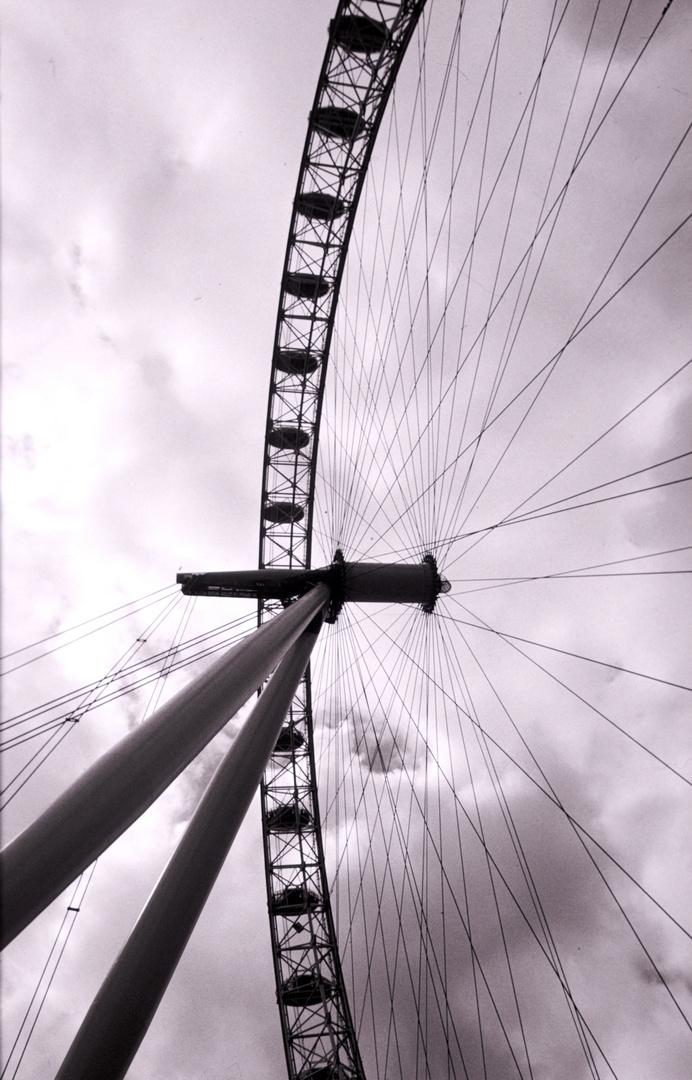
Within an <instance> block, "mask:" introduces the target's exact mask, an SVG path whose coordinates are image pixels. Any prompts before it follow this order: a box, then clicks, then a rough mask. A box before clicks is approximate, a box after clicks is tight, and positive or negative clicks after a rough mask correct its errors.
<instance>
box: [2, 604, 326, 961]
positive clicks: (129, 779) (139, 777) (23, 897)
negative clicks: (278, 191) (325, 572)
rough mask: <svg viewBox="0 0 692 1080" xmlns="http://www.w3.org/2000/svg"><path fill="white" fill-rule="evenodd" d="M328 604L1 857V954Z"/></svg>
mask: <svg viewBox="0 0 692 1080" xmlns="http://www.w3.org/2000/svg"><path fill="white" fill-rule="evenodd" d="M328 602H329V591H328V589H327V587H326V586H325V585H318V586H317V587H316V588H314V589H312V590H311V591H310V592H309V593H307V594H306V595H305V596H303V597H301V598H300V600H298V601H296V603H295V604H292V605H291V606H290V607H289V608H287V609H286V610H285V611H283V612H281V613H280V614H279V615H277V616H276V617H275V618H274V619H272V620H271V621H270V622H267V623H265V624H264V626H262V627H260V629H259V630H256V631H255V632H254V633H253V634H251V635H249V636H248V637H247V638H244V639H243V641H241V642H240V643H239V644H238V645H235V646H234V647H233V648H232V649H230V650H229V651H228V652H227V653H226V654H225V656H223V657H222V658H221V659H220V660H217V661H216V663H214V664H213V665H212V666H211V667H210V668H209V669H208V670H207V671H206V672H205V673H204V675H201V676H200V678H198V679H196V680H195V681H194V682H193V683H191V684H190V686H188V687H186V688H185V689H184V690H182V691H181V692H180V693H179V694H176V695H175V697H174V698H172V699H171V700H170V701H169V702H167V703H166V705H164V706H163V707H162V708H161V709H158V710H157V711H156V712H155V713H154V714H153V716H151V717H149V719H148V720H146V721H145V722H144V723H143V724H141V725H140V726H139V727H137V728H135V729H134V731H132V732H130V734H129V735H127V736H126V737H125V738H124V739H121V741H120V742H119V743H118V744H117V745H116V746H114V747H113V748H112V749H111V750H109V751H108V752H107V753H106V754H104V755H103V757H101V758H100V759H99V760H98V761H97V762H96V763H95V764H94V765H93V766H92V767H91V768H90V769H89V770H87V772H86V773H84V775H83V776H81V777H80V779H79V780H77V781H76V782H75V783H74V784H73V785H72V787H70V788H69V789H68V790H67V791H66V792H65V793H64V794H63V795H61V796H60V798H59V799H57V800H56V801H55V802H54V803H53V805H52V806H50V807H49V808H48V809H47V810H46V811H45V813H44V814H42V815H41V817H39V818H38V820H37V821H35V822H34V823H33V825H30V826H29V827H28V828H27V829H25V830H24V832H23V833H21V834H20V835H19V836H18V837H17V838H16V839H15V840H14V841H12V843H10V844H8V845H7V847H6V848H5V849H4V851H2V852H1V853H0V880H1V881H2V916H1V917H2V929H1V932H0V948H4V946H5V945H7V944H8V943H9V942H10V941H12V939H13V938H15V937H16V936H17V934H19V933H20V931H22V930H23V929H24V927H25V926H27V925H28V924H29V923H30V922H31V921H32V920H33V919H35V918H36V916H37V915H38V914H39V913H40V912H41V911H43V909H44V908H45V907H47V905H48V904H49V903H50V902H51V901H52V900H54V899H55V897H56V896H58V895H59V894H60V893H61V892H62V890H63V889H65V888H67V886H68V885H69V884H70V882H71V881H74V879H75V878H76V877H77V875H78V874H80V873H81V871H82V870H84V869H85V867H87V866H89V864H90V863H92V862H93V861H94V859H96V858H97V857H98V856H99V855H100V854H101V852H102V851H105V850H106V848H107V847H109V846H110V845H111V844H112V843H113V841H114V840H116V839H117V838H118V836H120V834H121V833H123V832H124V831H125V829H127V828H128V826H129V825H131V824H132V822H133V821H136V819H137V818H138V817H139V816H140V815H141V814H143V813H144V811H145V810H146V809H147V808H148V807H149V806H151V804H152V803H153V802H154V800H155V799H157V798H158V796H159V795H160V794H161V793H162V792H163V791H164V790H165V789H166V788H167V787H168V785H169V784H170V783H172V781H173V780H175V778H176V776H178V775H179V774H180V773H181V772H182V771H183V769H184V768H185V767H186V766H187V765H189V763H190V762H191V761H192V760H193V759H194V758H195V757H196V756H197V754H198V753H199V752H200V750H202V749H203V748H204V747H205V746H206V745H207V743H208V742H209V741H210V740H211V739H212V738H213V737H214V736H215V735H217V734H218V732H219V731H221V729H222V728H223V727H224V725H225V724H226V723H227V722H228V721H229V720H230V718H231V717H232V716H233V715H234V713H236V712H237V711H238V709H239V708H240V707H241V705H244V703H245V702H246V701H247V700H248V698H249V697H250V695H251V694H252V693H253V692H254V691H255V690H257V688H258V687H259V686H261V685H262V683H263V682H264V680H265V679H266V678H267V676H268V675H270V674H271V672H272V671H273V670H274V668H275V667H276V666H277V664H278V663H279V662H280V660H281V658H282V656H283V655H284V653H285V652H286V650H287V649H288V648H289V647H290V646H291V645H292V644H293V642H294V641H295V640H296V638H297V637H298V636H299V635H300V634H301V632H302V631H303V630H304V628H305V627H306V626H307V625H308V623H309V622H310V621H311V620H312V619H313V618H314V616H315V615H316V614H317V613H318V612H320V611H322V610H323V609H324V607H325V606H326V604H327V603H328Z"/></svg>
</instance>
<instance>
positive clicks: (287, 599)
mask: <svg viewBox="0 0 692 1080" xmlns="http://www.w3.org/2000/svg"><path fill="white" fill-rule="evenodd" d="M176 581H177V583H178V584H179V585H182V587H183V588H182V591H183V592H184V593H185V594H186V595H187V596H235V597H246V598H249V599H256V600H280V601H281V603H282V604H284V606H287V605H288V604H290V603H292V602H293V601H294V600H296V599H298V597H299V596H302V595H303V594H304V593H306V592H307V591H308V590H309V589H312V588H314V586H315V585H318V584H320V583H324V584H326V585H328V586H329V589H330V593H331V603H330V605H329V612H328V615H327V622H335V621H336V619H337V618H338V615H339V612H340V611H341V608H342V607H343V605H344V603H346V602H352V603H357V604H420V605H421V607H422V609H423V611H425V612H427V613H428V614H430V613H431V612H432V611H433V610H434V608H435V603H436V601H437V598H438V596H439V595H440V593H448V592H449V590H450V584H449V582H448V581H447V580H446V578H443V577H441V576H440V574H439V573H438V569H437V563H436V561H435V558H434V556H433V555H426V556H425V557H424V559H423V561H422V562H420V563H371V562H346V561H345V560H344V557H343V555H342V553H341V551H337V552H336V554H335V555H334V561H333V562H332V563H331V564H330V565H329V566H323V567H321V568H320V569H318V570H287V569H284V568H275V567H272V568H269V569H263V570H224V571H219V572H217V573H207V574H178V576H177V578H176Z"/></svg>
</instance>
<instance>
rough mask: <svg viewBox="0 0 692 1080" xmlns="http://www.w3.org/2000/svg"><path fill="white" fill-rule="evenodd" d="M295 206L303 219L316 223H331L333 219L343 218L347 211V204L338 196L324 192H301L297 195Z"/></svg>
mask: <svg viewBox="0 0 692 1080" xmlns="http://www.w3.org/2000/svg"><path fill="white" fill-rule="evenodd" d="M295 206H296V210H297V211H298V213H299V214H302V215H303V217H306V218H310V219H311V220H316V221H331V220H332V218H338V217H341V216H342V214H343V213H344V212H345V210H346V204H345V203H343V202H342V201H341V199H337V197H336V195H329V194H325V193H324V192H322V191H303V192H301V193H300V194H299V195H296V203H295Z"/></svg>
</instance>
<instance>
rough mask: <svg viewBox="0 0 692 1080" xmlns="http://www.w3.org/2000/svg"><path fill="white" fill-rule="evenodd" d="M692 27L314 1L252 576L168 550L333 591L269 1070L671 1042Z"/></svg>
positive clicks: (274, 883) (301, 749)
mask: <svg viewBox="0 0 692 1080" xmlns="http://www.w3.org/2000/svg"><path fill="white" fill-rule="evenodd" d="M685 30H687V31H689V23H688V20H687V18H686V13H685V12H681V10H680V8H679V7H678V6H677V5H676V4H675V3H673V4H672V5H671V4H668V5H667V6H665V7H663V6H662V8H661V10H656V11H653V10H652V8H651V5H650V4H644V3H639V4H638V3H629V4H628V3H622V4H609V5H607V6H606V5H603V4H601V3H597V2H593V3H591V2H588V3H587V2H586V0H584V2H575V0H566V2H563V3H558V4H555V5H551V4H548V3H545V4H543V3H539V4H532V5H531V7H530V10H528V9H527V5H526V4H513V3H511V2H509V3H508V2H500V0H498V2H497V3H495V4H490V5H489V4H488V3H483V4H481V3H473V2H472V0H468V2H466V3H462V4H461V5H460V6H459V7H457V6H456V5H452V4H448V3H439V2H429V3H428V4H425V3H423V2H407V0H403V2H401V3H394V2H392V3H386V2H384V0H380V2H378V0H362V2H358V3H354V2H350V0H343V2H342V3H340V4H339V6H338V9H337V11H336V14H335V16H334V18H333V20H332V22H331V24H330V35H329V44H328V48H327V53H326V56H325V60H324V64H323V67H322V71H321V74H320V78H319V82H318V87H317V92H316V97H315V102H314V106H313V109H312V111H311V114H310V121H309V130H308V135H307V139H306V143H305V149H304V152H303V159H302V164H301V170H300V176H299V181H298V188H297V193H296V197H295V201H294V207H293V214H292V219H291V224H290V228H289V240H288V247H287V252H286V258H285V265H284V270H283V276H282V288H281V296H280V303H279V313H278V319H277V327H276V335H275V342H274V351H273V357H272V373H271V388H270V397H269V406H268V414H267V421H266V434H265V449H264V477H263V489H262V520H261V526H260V558H259V570H258V571H257V572H255V571H253V572H252V574H251V575H250V576H248V577H246V578H243V577H242V575H238V574H233V573H222V572H218V573H215V572H213V571H214V568H211V569H212V572H210V573H200V574H192V573H188V572H187V571H186V572H185V573H184V574H182V575H181V580H182V583H183V587H184V590H185V591H186V593H188V594H193V595H206V596H214V597H215V599H214V600H211V599H209V600H208V604H209V605H212V604H219V605H222V604H223V602H224V600H223V598H224V597H233V596H244V597H252V598H258V599H259V606H260V623H261V625H262V627H263V628H264V627H265V625H266V624H271V623H272V622H274V620H275V617H276V615H277V614H278V613H280V612H281V610H282V609H283V608H287V609H288V610H289V611H290V610H291V609H293V610H294V611H295V610H296V605H295V603H294V601H296V600H297V599H299V598H302V597H303V596H307V595H308V594H311V595H314V594H315V589H316V588H318V587H319V588H323V589H325V590H326V592H328V605H327V606H324V605H323V607H324V611H323V614H324V615H326V620H327V621H326V623H325V625H323V626H322V628H321V630H320V633H319V636H318V637H317V639H316V642H315V644H314V649H313V652H312V659H311V661H310V666H309V668H308V669H307V670H306V672H305V674H304V675H303V677H302V679H301V681H300V685H299V688H298V690H297V693H296V696H295V698H294V700H293V703H292V705H291V706H290V710H289V713H288V716H287V719H286V721H285V723H284V725H283V727H282V729H281V732H280V735H279V738H278V741H276V744H275V749H274V752H273V754H272V756H271V759H270V761H269V765H268V767H267V771H266V773H265V776H264V780H263V783H262V806H263V832H264V849H265V865H266V880H267V890H268V909H269V918H270V925H271V934H272V948H273V957H274V969H275V975H276V988H277V989H276V993H277V1001H278V1005H279V1012H280V1017H281V1023H282V1030H283V1036H284V1046H285V1051H286V1060H287V1067H288V1075H289V1078H290V1080H341V1078H343V1080H351V1078H353V1080H356V1078H358V1080H361V1078H364V1077H366V1076H367V1077H368V1078H369V1080H374V1078H375V1077H378V1078H382V1080H384V1078H387V1080H399V1077H401V1080H404V1077H408V1076H412V1075H415V1077H416V1078H418V1077H420V1078H421V1080H422V1078H423V1077H425V1078H426V1080H427V1078H428V1077H432V1076H434V1075H435V1076H436V1075H438V1074H440V1073H442V1074H443V1075H446V1076H447V1077H449V1078H452V1077H454V1078H457V1077H462V1076H463V1077H469V1078H471V1080H475V1078H477V1077H494V1076H500V1075H501V1076H503V1077H504V1076H508V1077H509V1076H517V1077H522V1078H523V1077H535V1078H536V1080H538V1078H539V1077H543V1076H548V1075H552V1074H553V1073H559V1074H560V1075H564V1076H570V1077H572V1076H574V1077H589V1076H590V1077H606V1076H616V1077H622V1078H624V1077H634V1078H638V1077H643V1076H649V1075H652V1074H653V1073H656V1074H658V1075H666V1076H669V1077H671V1078H677V1077H682V1076H683V1075H686V1074H685V1064H686V1062H688V1061H689V1054H690V1048H691V1047H692V1028H691V1027H690V1024H691V1023H692V1002H691V1000H690V990H689V980H687V981H686V980H685V976H684V971H685V969H686V965H687V967H689V957H690V951H691V940H692V939H691V936H690V913H689V891H688V890H689V876H688V877H687V879H686V880H687V886H685V885H684V884H683V880H684V878H683V872H684V869H683V864H684V863H685V861H688V860H689V855H688V853H687V845H686V844H685V842H684V839H682V837H683V832H684V823H685V821H687V822H688V823H689V820H690V818H689V804H690V799H689V795H690V783H691V781H690V772H689V762H690V743H689V735H688V732H687V725H686V722H685V716H686V710H688V709H689V693H690V679H689V647H690V642H689V620H687V621H685V620H684V619H683V618H682V617H681V615H680V611H681V610H683V611H684V610H685V608H684V590H685V588H686V587H687V588H688V586H687V582H688V581H689V573H690V571H689V550H690V544H689V525H688V523H689V496H688V495H686V491H687V488H686V483H688V482H689V479H690V477H689V475H688V474H689V468H688V464H689V460H690V453H691V451H690V440H689V427H686V426H685V423H684V412H683V410H684V408H685V406H686V404H687V405H688V404H689V401H690V374H691V371H692V360H690V355H689V335H688V334H687V336H685V335H686V333H687V331H686V327H685V317H684V307H685V304H684V296H682V295H681V278H680V267H681V265H685V264H686V252H687V262H688V253H689V251H688V249H689V221H690V209H689V200H688V198H687V193H686V190H685V183H684V176H685V162H687V164H688V166H689V126H688V125H689V119H688V117H687V115H686V112H685V108H684V98H683V95H682V91H681V79H682V75H683V71H684V67H683V64H682V60H681V51H682V50H681V41H682V40H684V38H683V35H684V32H685ZM662 70H667V71H669V73H670V79H669V82H668V84H665V85H656V86H654V85H653V82H652V73H653V72H658V73H660V72H661V71H662ZM686 245H687V246H686ZM686 526H687V528H686ZM250 577H251V579H252V583H251V584H250V583H249V581H250ZM363 581H365V584H364V585H362V584H361V583H362V582H363ZM373 581H375V585H373ZM359 590H360V591H359ZM378 590H379V591H378ZM407 590H408V591H407ZM402 598H403V602H402ZM362 601H366V602H365V603H363V602H362ZM397 601H398V602H397ZM681 602H682V607H681ZM688 608H689V605H688ZM686 634H687V636H686ZM262 697H264V694H263V695H262ZM260 700H262V698H260ZM688 869H689V867H688Z"/></svg>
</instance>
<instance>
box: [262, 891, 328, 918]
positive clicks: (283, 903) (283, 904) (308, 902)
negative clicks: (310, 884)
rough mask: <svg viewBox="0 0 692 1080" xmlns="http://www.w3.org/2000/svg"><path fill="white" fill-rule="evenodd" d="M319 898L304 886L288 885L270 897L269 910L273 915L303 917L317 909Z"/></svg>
mask: <svg viewBox="0 0 692 1080" xmlns="http://www.w3.org/2000/svg"><path fill="white" fill-rule="evenodd" d="M319 904H320V898H319V896H317V894H316V893H314V892H311V891H310V889H306V888H305V886H304V885H290V886H288V888H286V889H284V890H283V891H282V892H280V893H277V894H276V895H275V896H272V901H271V908H272V911H273V912H274V914H275V915H286V916H291V917H292V916H294V915H303V914H305V913H306V912H309V911H314V910H315V909H316V908H317V907H319Z"/></svg>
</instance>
